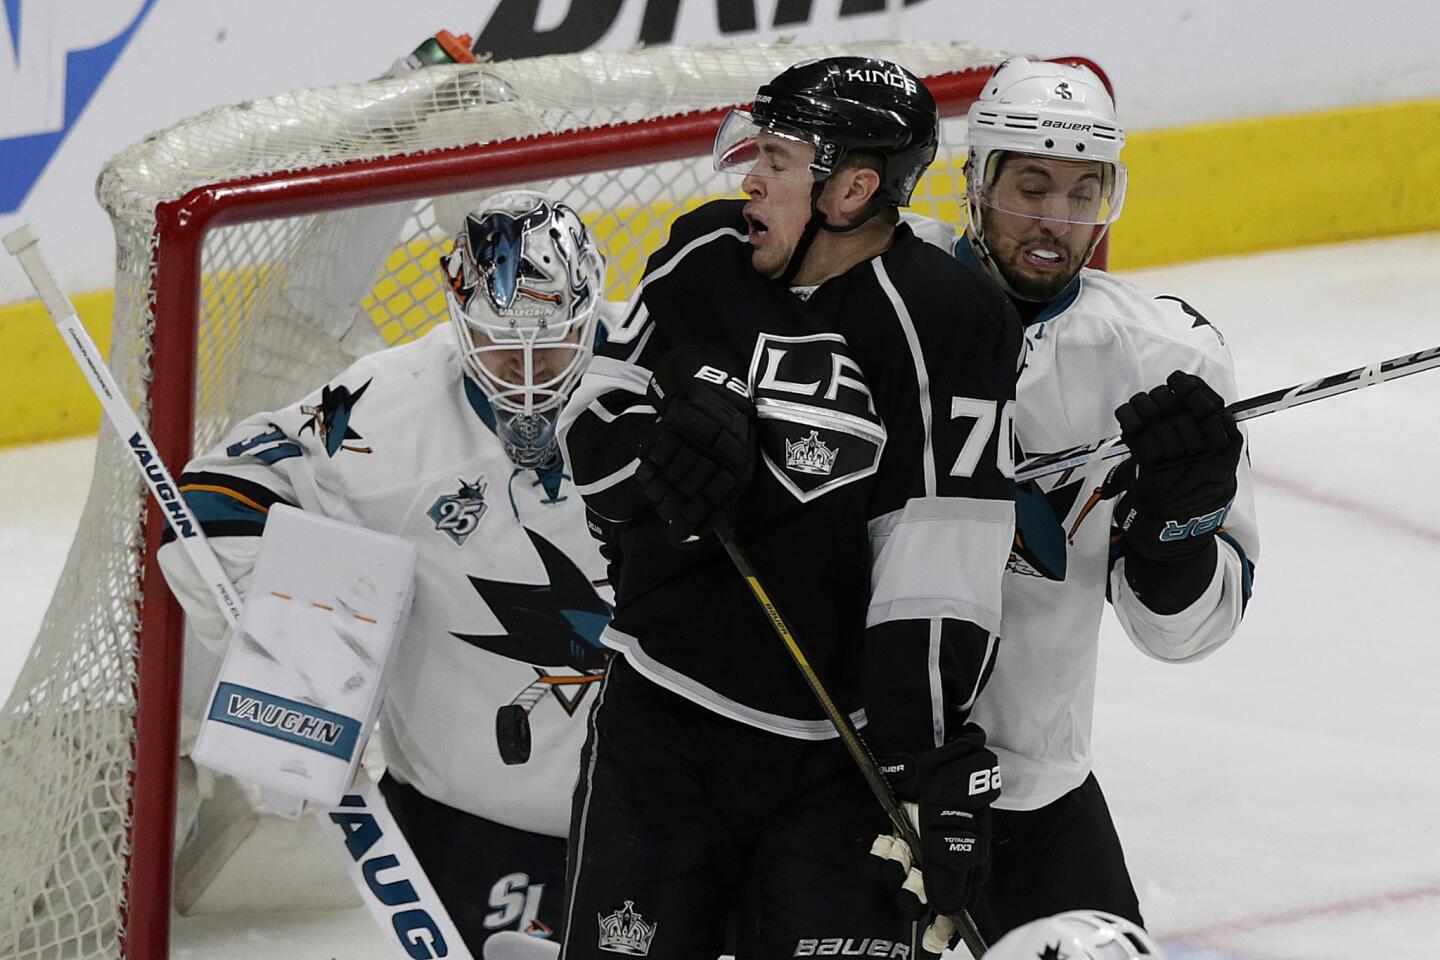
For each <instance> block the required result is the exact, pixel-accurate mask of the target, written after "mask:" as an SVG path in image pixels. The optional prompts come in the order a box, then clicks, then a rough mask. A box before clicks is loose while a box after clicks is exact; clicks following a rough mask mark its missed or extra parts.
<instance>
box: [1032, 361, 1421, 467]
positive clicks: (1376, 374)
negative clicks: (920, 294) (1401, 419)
mask: <svg viewBox="0 0 1440 960" xmlns="http://www.w3.org/2000/svg"><path fill="white" fill-rule="evenodd" d="M1436 367H1440V347H1431V348H1430V349H1429V350H1421V351H1420V352H1419V353H1407V354H1406V355H1405V356H1403V357H1395V358H1394V359H1392V360H1386V361H1385V362H1384V363H1372V364H1368V365H1366V366H1363V367H1356V368H1355V369H1354V370H1346V371H1345V372H1343V373H1335V374H1331V375H1330V376H1328V377H1321V378H1320V379H1319V380H1311V381H1310V382H1309V383H1297V384H1296V385H1295V386H1293V387H1285V388H1283V389H1280V390H1272V391H1270V392H1269V393H1262V394H1260V395H1259V396H1255V397H1251V398H1250V399H1248V400H1239V401H1236V402H1235V403H1232V404H1230V406H1229V407H1227V408H1226V409H1227V410H1229V411H1230V413H1231V414H1232V415H1233V416H1234V417H1235V419H1236V420H1237V421H1240V420H1253V419H1254V418H1255V417H1263V416H1265V415H1266V414H1269V413H1277V412H1279V411H1281V410H1288V409H1290V408H1291V407H1298V406H1300V405H1302V404H1306V403H1313V402H1314V401H1316V400H1324V399H1325V398H1326V397H1338V396H1340V395H1341V394H1342V393H1353V392H1354V391H1356V390H1363V389H1364V388H1366V387H1373V386H1375V385H1376V384H1380V383H1385V382H1387V381H1390V380H1398V379H1400V378H1401V377H1408V376H1409V375H1410V374H1412V373H1422V372H1424V371H1426V370H1433V369H1434V368H1436ZM1129 452H1130V449H1129V448H1128V447H1126V446H1125V444H1124V443H1123V442H1122V441H1121V439H1120V437H1118V436H1114V437H1107V438H1105V439H1104V440H1098V441H1096V442H1095V443H1091V444H1086V445H1082V446H1078V447H1071V448H1070V449H1069V450H1061V451H1059V452H1058V453H1046V454H1042V455H1040V456H1037V457H1032V458H1030V459H1029V460H1026V461H1025V462H1023V463H1021V464H1020V466H1019V467H1018V468H1017V469H1016V470H1015V482H1016V483H1024V482H1025V481H1026V480H1034V479H1036V478H1037V477H1046V476H1049V475H1050V474H1052V473H1061V472H1063V471H1065V470H1069V469H1070V468H1071V467H1079V466H1083V465H1084V464H1086V463H1089V462H1090V461H1091V460H1108V459H1110V458H1111V457H1120V456H1124V455H1125V454H1127V453H1129Z"/></svg>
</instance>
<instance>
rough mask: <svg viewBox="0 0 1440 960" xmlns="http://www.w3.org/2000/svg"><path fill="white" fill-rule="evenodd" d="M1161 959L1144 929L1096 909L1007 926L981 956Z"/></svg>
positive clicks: (1007, 959)
mask: <svg viewBox="0 0 1440 960" xmlns="http://www.w3.org/2000/svg"><path fill="white" fill-rule="evenodd" d="M1038 957H1044V958H1049V960H1165V951H1163V950H1161V949H1160V945H1159V944H1158V943H1156V942H1155V940H1154V938H1153V937H1151V936H1150V934H1148V933H1146V932H1145V931H1144V929H1142V928H1141V927H1139V926H1137V925H1136V924H1134V923H1131V922H1130V921H1129V920H1126V919H1124V918H1123V917H1117V916H1114V915H1112V914H1108V913H1101V912H1100V911H1098V910H1071V911H1070V912H1068V913H1060V914H1056V915H1055V916H1053V917H1045V918H1044V919H1041V920H1034V921H1031V922H1030V923H1027V924H1025V926H1023V927H1018V928H1016V929H1014V930H1011V931H1010V932H1009V933H1007V934H1005V936H1003V937H1001V938H1000V940H999V941H997V942H996V943H995V944H994V945H993V946H991V947H990V949H989V950H986V951H985V958H984V960H1036V958H1038Z"/></svg>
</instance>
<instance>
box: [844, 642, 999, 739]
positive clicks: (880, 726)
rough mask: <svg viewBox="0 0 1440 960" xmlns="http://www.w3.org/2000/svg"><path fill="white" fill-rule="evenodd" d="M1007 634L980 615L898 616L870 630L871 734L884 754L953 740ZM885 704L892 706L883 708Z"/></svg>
mask: <svg viewBox="0 0 1440 960" xmlns="http://www.w3.org/2000/svg"><path fill="white" fill-rule="evenodd" d="M998 649H999V638H998V637H996V635H995V634H993V633H991V632H989V631H987V630H982V629H981V628H979V627H977V626H976V625H975V624H973V623H964V622H960V621H956V620H947V619H942V618H927V619H923V620H893V621H889V622H887V623H883V624H879V625H877V626H873V627H870V628H869V629H867V630H866V631H865V670H864V672H863V674H862V676H863V683H864V699H865V703H866V704H868V705H873V706H872V707H871V708H870V709H867V711H866V718H867V721H868V723H867V725H866V733H865V738H866V740H867V741H868V742H869V744H870V747H871V748H872V749H873V750H874V751H875V752H876V753H877V754H879V755H881V756H911V757H913V756H916V755H917V754H919V753H921V752H924V751H925V750H927V749H931V748H934V747H938V746H940V745H942V744H944V743H946V742H947V741H948V740H950V739H951V738H952V737H953V736H954V735H955V733H956V732H958V731H959V729H960V727H961V726H962V725H964V723H965V720H966V719H967V718H968V717H969V715H970V710H971V708H972V707H973V706H974V704H975V698H976V696H977V695H978V693H979V691H980V689H981V688H982V687H983V686H984V683H985V681H986V679H988V677H989V675H990V671H991V670H992V668H993V665H994V661H995V654H996V652H997V650H998ZM881 705H883V708H884V709H876V707H879V706H881Z"/></svg>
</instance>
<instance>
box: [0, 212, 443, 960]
mask: <svg viewBox="0 0 1440 960" xmlns="http://www.w3.org/2000/svg"><path fill="white" fill-rule="evenodd" d="M3 242H4V244H5V249H6V250H7V251H9V252H10V254H11V255H12V256H14V257H15V259H16V260H18V261H20V267H21V269H23V270H24V271H25V275H26V276H27V277H29V278H30V283H31V284H32V285H33V286H34V287H35V292H36V293H38V294H39V295H40V300H41V302H42V303H44V305H45V309H46V311H47V312H48V313H49V314H50V319H51V320H53V321H54V322H55V326H56V327H57V328H59V330H60V334H61V336H62V337H64V338H65V345H66V346H67V347H69V348H70V353H71V354H72V355H73V356H74V357H75V362H76V363H77V364H78V365H79V367H80V369H81V372H83V373H84V374H85V379H86V380H87V381H88V382H89V384H90V389H91V390H93V391H94V392H95V396H96V397H97V398H99V400H100V405H101V407H103V408H104V410H105V416H106V418H107V419H108V420H109V421H110V423H111V425H112V426H114V428H115V429H116V430H117V431H118V432H119V434H120V437H121V439H122V440H124V441H125V443H126V445H127V446H128V447H129V449H130V452H131V453H132V454H134V455H135V458H136V460H137V461H138V466H139V467H140V472H141V473H142V474H144V475H145V482H146V484H148V485H149V487H150V492H151V493H152V494H153V495H154V497H155V500H156V502H158V503H159V504H160V507H161V509H162V510H163V511H164V513H165V514H166V517H165V520H166V524H167V525H168V526H169V527H170V529H171V530H172V531H174V533H175V539H176V540H177V541H178V542H179V543H180V544H181V546H182V547H183V548H184V550H185V554H186V556H187V557H189V559H190V561H191V562H192V563H194V564H195V567H196V569H197V570H199V571H200V574H201V575H202V576H203V577H204V578H205V581H206V583H207V584H208V585H209V587H210V592H211V593H212V594H213V595H214V597H215V603H216V604H217V605H218V606H219V607H220V610H221V612H223V613H224V614H225V615H226V616H227V617H229V618H230V625H231V626H232V627H233V626H235V625H236V624H238V623H239V621H240V602H239V600H238V597H239V594H238V593H237V592H236V591H235V587H234V585H233V584H231V582H230V578H229V577H228V576H227V575H226V574H225V570H224V568H222V567H221V566H220V560H219V558H218V557H216V555H215V551H214V549H213V548H212V547H211V546H210V541H209V540H207V539H206V537H205V533H204V531H203V530H201V528H200V521H199V520H197V519H196V518H195V514H194V513H192V512H191V510H190V507H189V506H188V505H187V504H186V503H185V498H184V497H182V496H181V495H180V487H179V485H178V484H176V482H175V478H174V477H173V476H172V475H171V473H170V471H169V469H167V468H166V466H165V462H164V461H163V460H161V459H160V454H159V453H158V452H157V451H156V450H155V443H154V441H152V440H151V439H150V433H149V431H147V430H146V429H145V427H144V425H143V424H142V423H141V422H140V418H139V417H138V416H137V415H136V413H135V411H134V409H133V408H132V407H131V406H130V404H129V403H128V402H127V401H126V399H125V397H124V396H123V395H122V394H121V391H120V386H119V384H117V383H116V382H115V377H114V376H113V375H112V374H111V372H110V368H109V367H108V366H107V365H106V363H105V360H104V358H103V357H101V355H100V349H99V348H98V347H97V346H96V345H95V341H94V340H93V339H91V337H90V334H89V333H88V332H87V331H86V330H85V328H84V326H82V325H81V323H80V317H79V315H78V314H77V313H76V312H75V307H74V305H73V304H71V302H70V298H69V297H67V296H65V293H64V291H62V290H61V289H60V285H59V284H58V283H57V282H56V281H55V275H54V274H53V273H51V272H50V268H49V266H47V265H46V263H45V261H44V259H43V258H42V257H41V255H40V240H39V238H38V237H37V236H36V235H35V231H34V230H33V229H32V228H31V227H30V225H29V224H26V225H24V226H21V227H20V228H19V229H17V230H15V231H13V232H11V233H9V234H6V235H5V237H4V241H3ZM207 646H208V644H207ZM211 649H212V650H213V651H214V652H215V653H217V654H218V653H222V652H223V651H222V650H221V649H219V648H214V647H212V648H211ZM359 776H360V778H362V779H361V780H360V782H359V784H358V785H357V786H354V787H352V788H351V790H350V792H349V793H347V794H346V796H345V797H344V798H342V799H341V801H340V805H339V806H337V807H330V808H326V809H324V810H322V811H321V815H322V817H324V818H325V820H326V829H325V834H326V836H328V837H330V838H331V840H332V841H333V842H334V843H336V844H338V845H339V847H340V849H341V850H342V851H343V853H344V856H345V858H346V861H347V862H349V863H350V864H351V867H350V878H351V880H352V881H353V882H354V884H355V887H356V889H357V891H358V892H359V894H360V899H361V900H363V901H364V902H365V906H366V907H368V908H369V909H370V913H371V915H372V916H373V917H374V918H375V921H376V923H377V924H378V925H379V927H380V929H381V930H383V931H385V932H386V934H387V935H390V934H392V933H393V935H391V936H387V937H386V939H387V940H388V942H389V943H390V944H391V945H392V947H393V949H394V951H395V952H396V953H397V954H398V955H399V956H400V957H402V958H405V960H409V958H412V957H415V956H416V954H415V953H414V952H413V951H414V948H415V946H416V944H417V943H418V940H413V941H412V939H410V938H420V939H424V938H426V937H432V936H437V935H438V937H440V938H441V939H442V940H443V941H444V949H445V953H443V954H442V955H445V956H448V957H450V958H453V960H471V957H470V953H469V950H468V949H467V948H466V946H465V941H464V939H462V938H461V936H460V932H459V930H458V929H457V928H456V926H455V924H454V921H452V920H451V919H450V915H449V914H448V913H447V912H446V910H445V907H444V905H443V904H442V903H441V902H440V897H439V896H438V895H437V894H436V893H435V889H434V887H433V886H431V884H430V879H429V878H428V877H427V876H426V875H425V870H424V868H423V867H422V866H421V865H420V861H419V858H417V857H416V856H415V853H414V851H412V850H411V849H410V844H409V843H408V842H407V841H406V840H405V835H404V834H403V833H401V832H400V828H399V826H398V825H397V824H396V823H395V818H394V817H393V816H392V815H391V814H390V810H389V808H388V807H387V806H386V804H385V798H384V797H383V796H382V795H381V793H380V790H379V788H378V787H377V786H376V785H375V784H374V782H373V781H370V780H369V775H368V774H366V773H364V771H363V770H362V771H361V773H360V775H359ZM265 798H266V801H267V802H268V803H271V804H272V805H275V806H276V807H277V808H279V809H280V810H286V809H288V810H290V811H294V812H295V813H297V814H298V812H299V811H300V810H301V809H303V807H302V806H301V803H299V802H295V799H296V798H290V797H283V796H278V795H276V794H274V793H272V792H269V791H266V793H265ZM357 837H364V838H365V840H363V841H362V840H359V839H357ZM377 843H381V844H383V848H384V850H385V852H386V853H387V854H388V855H387V856H385V857H383V858H377V857H375V856H372V855H370V854H372V853H374V852H375V849H378V848H377V847H376V845H377ZM377 859H378V861H379V862H376V861H377ZM381 870H385V871H386V872H387V877H386V879H385V880H377V875H378V874H379V872H380V871H381ZM407 873H408V876H406V875H405V874H407ZM397 874H399V875H397ZM401 891H404V892H403V894H402V893H401ZM397 896H399V899H398V900H397Z"/></svg>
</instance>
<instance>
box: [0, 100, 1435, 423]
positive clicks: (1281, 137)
mask: <svg viewBox="0 0 1440 960" xmlns="http://www.w3.org/2000/svg"><path fill="white" fill-rule="evenodd" d="M1125 161H1126V163H1127V164H1128V165H1129V167H1130V188H1129V196H1128V197H1127V198H1126V200H1125V210H1124V213H1123V214H1122V216H1121V218H1120V221H1119V222H1118V223H1117V224H1116V225H1115V229H1114V231H1113V232H1112V234H1111V240H1110V266H1111V267H1112V268H1114V269H1117V270H1130V269H1135V268H1138V267H1150V266H1159V265H1161V264H1167V263H1180V262H1184V261H1187V260H1199V259H1203V258H1206V257H1219V256H1234V255H1240V254H1246V253H1254V252H1257V251H1260V250H1272V249H1277V248H1283V247H1297V246H1305V245H1308V244H1315V243H1334V242H1338V241H1343V240H1354V239H1359V238H1362V237H1375V236H1385V235H1390V234H1398V233H1413V232H1418V231H1422V230H1440V99H1431V100H1417V101H1405V102H1399V103H1387V104H1379V105H1375V106H1365V107H1348V108H1343V109H1336V110H1324V111H1318V112H1313V113H1301V114H1288V115H1283V116H1272V117H1257V118H1252V119H1247V120H1237V121H1229V122H1225V123H1207V124H1198V125H1195V126H1186V127H1176V128H1174V129H1169V130H1148V131H1140V132H1136V133H1134V134H1132V135H1131V136H1130V138H1129V143H1128V144H1127V145H1126V148H1125ZM961 189H963V188H962V186H961V178H960V176H959V174H958V171H956V170H954V169H951V168H946V167H942V168H937V169H934V170H932V171H931V172H930V173H929V174H927V175H926V178H925V182H924V183H923V184H922V188H921V189H920V190H919V191H917V195H916V199H917V203H916V209H917V210H919V212H922V213H926V214H932V215H938V216H940V217H943V218H945V219H949V220H958V218H959V217H960V216H962V210H963V208H962V205H961V203H960V202H959V192H958V191H960V190H961ZM695 202H698V200H697V201H695ZM633 212H634V211H630V212H622V211H616V212H614V213H605V214H599V215H594V216H589V217H587V220H589V221H590V223H591V226H592V229H594V230H595V232H596V234H597V236H598V237H599V238H600V239H601V241H602V243H604V244H605V245H606V246H607V248H610V252H611V255H612V259H617V258H618V260H619V261H622V262H617V263H616V266H617V267H621V266H623V267H624V268H625V270H626V272H627V275H628V274H629V273H631V272H633V271H632V269H631V268H633V267H638V265H639V262H640V261H641V260H643V258H644V257H645V256H646V255H648V254H649V253H650V252H651V251H652V250H654V249H655V248H656V247H657V246H658V245H659V243H660V241H661V239H662V238H663V235H664V231H665V229H666V228H667V227H668V225H669V223H670V222H671V221H672V220H673V219H674V217H675V216H676V215H678V214H679V213H680V212H681V209H680V208H679V207H673V205H669V204H660V205H657V206H656V207H655V208H653V209H650V210H646V211H639V213H641V214H642V216H640V217H639V218H638V219H637V218H635V217H632V216H631V215H630V213H633ZM437 258H438V249H430V248H429V247H428V246H426V244H424V243H421V244H418V245H414V244H412V245H411V246H410V248H408V249H404V248H402V249H397V250H396V251H395V252H394V253H393V254H392V257H391V260H392V261H393V262H392V264H391V266H392V267H396V266H397V265H399V266H404V264H405V262H406V261H409V262H410V266H411V267H413V270H412V271H411V272H412V273H413V274H414V275H415V276H414V277H410V276H408V275H407V274H405V273H397V277H398V278H399V280H400V282H399V283H396V282H392V281H385V282H383V283H381V284H378V285H377V286H376V288H375V290H373V291H372V292H371V295H370V296H369V297H367V298H366V300H365V302H364V303H363V304H362V308H363V309H365V310H367V312H369V313H370V314H371V316H372V317H373V318H374V320H375V323H376V327H377V329H379V331H380V332H381V334H382V336H383V337H384V338H385V340H386V341H387V342H392V343H393V342H398V341H399V340H401V339H405V338H408V337H411V336H414V335H416V334H417V333H418V332H419V331H420V330H422V329H424V328H425V326H427V325H428V324H429V323H431V322H433V321H434V319H435V318H436V317H443V316H444V309H443V300H441V296H442V294H441V290H440V287H439V285H438V284H437V283H435V282H434V278H433V268H434V263H435V261H436V259H437ZM226 282H230V283H234V284H243V283H245V282H247V278H246V277H245V276H244V275H243V274H242V273H237V274H236V275H235V276H233V277H228V278H226ZM114 299H115V298H114V293H113V292H112V291H109V290H101V291H96V292H92V293H84V294H80V295H78V296H76V297H74V300H75V305H76V308H77V309H78V311H79V313H80V317H81V319H82V320H83V321H84V323H85V327H86V329H88V330H89V331H90V333H91V335H93V336H94V337H95V339H96V341H97V342H98V343H99V345H100V348H101V350H102V351H104V352H105V353H107V354H108V353H109V347H110V316H111V313H112V312H113V309H114ZM0 343H3V344H4V345H5V346H4V348H3V350H0V446H4V445H7V444H17V443H33V442H36V441H41V440H53V439H58V438H60V437H65V436H71V435H74V434H83V433H93V432H94V431H95V430H96V429H97V427H98V425H99V422H100V406H99V404H98V403H97V402H96V401H95V399H94V397H93V396H92V395H91V393H90V389H89V387H88V386H87V384H86V382H85V379H84V377H83V376H82V375H81V374H80V372H79V371H78V370H76V369H75V367H74V361H73V360H72V359H71V358H70V354H69V352H68V351H67V350H66V349H65V345H64V344H63V343H62V342H61V340H60V337H59V336H58V335H57V334H56V332H55V327H54V325H53V324H52V323H51V322H50V319H49V317H48V316H47V315H46V313H45V309H44V307H43V306H41V304H40V302H39V301H38V300H31V301H23V302H20V303H14V304H9V305H0Z"/></svg>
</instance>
